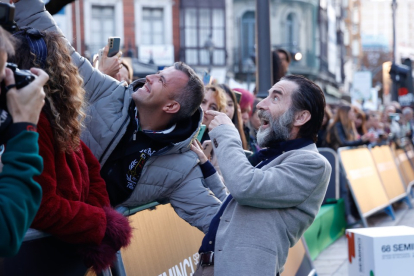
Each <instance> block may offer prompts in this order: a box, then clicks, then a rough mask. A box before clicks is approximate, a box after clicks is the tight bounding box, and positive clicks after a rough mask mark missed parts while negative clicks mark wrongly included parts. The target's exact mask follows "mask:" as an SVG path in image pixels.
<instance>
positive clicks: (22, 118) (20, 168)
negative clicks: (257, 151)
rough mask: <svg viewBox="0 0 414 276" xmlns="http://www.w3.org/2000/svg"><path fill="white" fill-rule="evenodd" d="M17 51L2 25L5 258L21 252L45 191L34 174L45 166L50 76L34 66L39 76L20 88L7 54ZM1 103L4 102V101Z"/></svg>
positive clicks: (0, 247)
mask: <svg viewBox="0 0 414 276" xmlns="http://www.w3.org/2000/svg"><path fill="white" fill-rule="evenodd" d="M13 53H14V49H13V44H12V40H11V36H10V35H9V34H8V33H7V32H6V31H4V30H3V29H2V28H1V27H0V82H2V81H4V83H5V86H4V87H5V88H6V89H1V91H0V93H1V94H3V93H6V92H7V108H8V110H9V114H10V115H9V114H8V113H7V112H6V111H5V110H0V114H1V120H0V138H1V140H2V141H3V142H7V146H6V150H5V152H4V154H3V156H2V162H3V171H2V172H1V173H0V202H1V212H0V233H1V235H0V256H1V257H10V256H13V255H15V254H16V253H17V252H18V250H19V248H20V245H21V243H22V240H23V237H24V235H25V233H26V231H27V229H28V228H29V226H30V224H31V223H32V221H33V219H34V217H35V215H36V212H37V210H38V208H39V205H40V201H41V199H42V190H41V188H40V186H39V184H38V183H36V182H35V181H34V180H33V176H35V175H39V174H40V173H41V172H42V169H43V161H42V158H41V157H40V156H39V148H38V144H37V140H38V134H37V133H36V124H37V121H38V120H39V114H40V110H41V109H42V107H43V104H44V98H45V93H44V92H43V85H44V84H45V83H46V81H47V80H48V78H49V77H48V75H47V74H46V73H45V72H43V71H42V70H40V69H35V68H32V69H31V72H32V73H33V74H35V75H37V78H36V79H35V80H34V81H33V82H32V83H30V84H28V85H27V86H25V87H24V88H21V89H19V90H17V89H16V88H15V78H14V76H13V72H12V70H10V69H8V68H6V60H7V56H8V55H11V54H13ZM4 90H6V91H4ZM3 96H4V94H3ZM0 104H2V105H4V101H3V100H2V102H0ZM10 117H11V118H10ZM11 120H12V121H13V122H11ZM7 124H10V125H9V126H6V125H7Z"/></svg>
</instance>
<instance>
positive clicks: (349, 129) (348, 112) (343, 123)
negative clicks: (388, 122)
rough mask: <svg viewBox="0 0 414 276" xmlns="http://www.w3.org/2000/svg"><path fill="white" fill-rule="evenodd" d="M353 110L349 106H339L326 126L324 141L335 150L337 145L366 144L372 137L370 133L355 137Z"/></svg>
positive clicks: (354, 145) (353, 145)
mask: <svg viewBox="0 0 414 276" xmlns="http://www.w3.org/2000/svg"><path fill="white" fill-rule="evenodd" d="M355 119H356V115H355V111H354V109H353V108H352V107H350V106H341V107H339V108H338V110H337V112H336V116H335V118H334V121H333V122H332V124H331V125H330V126H329V128H328V133H327V135H326V141H327V143H328V145H329V147H331V148H333V149H334V150H337V149H338V148H339V147H356V146H361V145H365V144H368V143H369V142H370V141H372V140H373V139H374V137H373V135H372V134H371V133H366V134H364V135H363V136H361V138H359V139H358V138H357V135H356V131H355V123H354V122H355Z"/></svg>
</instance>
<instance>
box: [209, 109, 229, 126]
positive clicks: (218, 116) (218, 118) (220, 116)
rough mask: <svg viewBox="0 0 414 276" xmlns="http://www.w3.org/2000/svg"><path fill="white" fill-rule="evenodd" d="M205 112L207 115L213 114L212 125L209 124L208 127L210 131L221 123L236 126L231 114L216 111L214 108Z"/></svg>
mask: <svg viewBox="0 0 414 276" xmlns="http://www.w3.org/2000/svg"><path fill="white" fill-rule="evenodd" d="M205 114H206V115H207V117H210V116H211V117H213V118H214V119H213V120H212V121H211V122H210V125H209V126H208V129H209V130H210V131H212V130H213V129H214V128H216V127H218V126H219V125H230V126H234V124H233V122H232V121H231V119H230V118H229V116H227V115H226V114H225V113H223V112H218V111H214V110H207V111H206V112H205Z"/></svg>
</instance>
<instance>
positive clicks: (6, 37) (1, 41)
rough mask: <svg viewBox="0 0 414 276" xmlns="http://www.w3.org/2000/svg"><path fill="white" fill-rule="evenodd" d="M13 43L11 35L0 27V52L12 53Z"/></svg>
mask: <svg viewBox="0 0 414 276" xmlns="http://www.w3.org/2000/svg"><path fill="white" fill-rule="evenodd" d="M14 43H15V39H14V38H13V36H12V35H11V34H10V33H8V32H7V31H6V30H4V29H3V28H2V27H0V52H4V53H6V54H8V55H14Z"/></svg>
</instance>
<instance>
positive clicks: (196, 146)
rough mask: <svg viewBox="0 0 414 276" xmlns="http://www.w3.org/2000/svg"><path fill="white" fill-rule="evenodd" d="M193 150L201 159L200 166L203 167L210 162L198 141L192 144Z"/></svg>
mask: <svg viewBox="0 0 414 276" xmlns="http://www.w3.org/2000/svg"><path fill="white" fill-rule="evenodd" d="M191 150H192V151H194V152H195V153H196V154H197V156H198V159H200V164H201V165H203V164H204V163H206V162H207V161H208V158H207V156H206V155H205V154H204V151H203V148H202V146H201V144H200V142H199V141H198V140H194V141H193V142H192V143H191Z"/></svg>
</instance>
